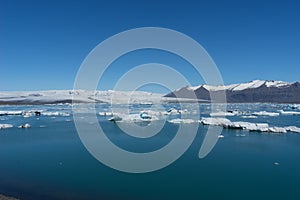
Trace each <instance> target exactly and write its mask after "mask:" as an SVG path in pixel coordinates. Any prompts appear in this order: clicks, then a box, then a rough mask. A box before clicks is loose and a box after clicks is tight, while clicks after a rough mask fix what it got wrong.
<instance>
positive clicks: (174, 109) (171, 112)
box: [167, 108, 188, 115]
mask: <svg viewBox="0 0 300 200" xmlns="http://www.w3.org/2000/svg"><path fill="white" fill-rule="evenodd" d="M184 113H188V110H187V109H184V110H177V109H176V108H170V109H169V110H168V111H167V114H168V115H179V114H184Z"/></svg>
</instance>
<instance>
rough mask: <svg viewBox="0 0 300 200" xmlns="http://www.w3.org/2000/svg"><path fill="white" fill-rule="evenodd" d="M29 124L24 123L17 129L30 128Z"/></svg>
mask: <svg viewBox="0 0 300 200" xmlns="http://www.w3.org/2000/svg"><path fill="white" fill-rule="evenodd" d="M30 127H31V126H30V124H28V123H26V124H24V125H21V126H18V128H30Z"/></svg>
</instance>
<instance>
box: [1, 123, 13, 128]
mask: <svg viewBox="0 0 300 200" xmlns="http://www.w3.org/2000/svg"><path fill="white" fill-rule="evenodd" d="M12 127H13V125H11V124H0V129H5V128H12Z"/></svg>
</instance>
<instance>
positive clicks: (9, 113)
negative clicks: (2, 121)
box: [0, 110, 23, 116]
mask: <svg viewBox="0 0 300 200" xmlns="http://www.w3.org/2000/svg"><path fill="white" fill-rule="evenodd" d="M22 114H23V111H19V110H18V111H7V110H5V111H2V110H1V111H0V116H3V115H22Z"/></svg>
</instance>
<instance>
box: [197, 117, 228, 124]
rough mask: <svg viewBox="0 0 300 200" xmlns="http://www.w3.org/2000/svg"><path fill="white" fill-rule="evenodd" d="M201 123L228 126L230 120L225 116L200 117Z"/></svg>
mask: <svg viewBox="0 0 300 200" xmlns="http://www.w3.org/2000/svg"><path fill="white" fill-rule="evenodd" d="M201 123H202V124H204V125H214V126H228V125H230V124H232V123H231V121H230V120H229V119H226V118H210V117H204V118H202V119H201Z"/></svg>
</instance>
